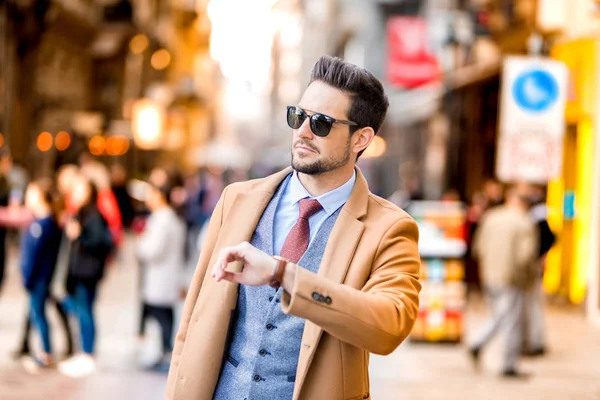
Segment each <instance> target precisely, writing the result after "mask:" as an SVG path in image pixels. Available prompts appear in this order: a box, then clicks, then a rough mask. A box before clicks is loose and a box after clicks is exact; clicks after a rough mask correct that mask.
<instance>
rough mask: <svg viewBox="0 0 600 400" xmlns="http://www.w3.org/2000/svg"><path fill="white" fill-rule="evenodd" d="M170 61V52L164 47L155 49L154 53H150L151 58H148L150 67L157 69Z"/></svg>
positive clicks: (167, 64)
mask: <svg viewBox="0 0 600 400" xmlns="http://www.w3.org/2000/svg"><path fill="white" fill-rule="evenodd" d="M170 63H171V54H170V53H169V52H168V51H167V50H165V49H160V50H157V51H155V52H154V54H152V59H150V64H152V67H153V68H154V69H156V70H159V71H161V70H163V69H165V68H167V67H168V66H169V64H170Z"/></svg>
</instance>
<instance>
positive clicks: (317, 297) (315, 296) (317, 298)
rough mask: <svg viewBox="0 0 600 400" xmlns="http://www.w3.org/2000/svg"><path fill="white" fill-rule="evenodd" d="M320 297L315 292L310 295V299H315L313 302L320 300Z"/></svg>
mask: <svg viewBox="0 0 600 400" xmlns="http://www.w3.org/2000/svg"><path fill="white" fill-rule="evenodd" d="M320 297H321V295H320V294H319V293H317V292H313V294H312V298H313V299H315V300H317V301H319V298H320Z"/></svg>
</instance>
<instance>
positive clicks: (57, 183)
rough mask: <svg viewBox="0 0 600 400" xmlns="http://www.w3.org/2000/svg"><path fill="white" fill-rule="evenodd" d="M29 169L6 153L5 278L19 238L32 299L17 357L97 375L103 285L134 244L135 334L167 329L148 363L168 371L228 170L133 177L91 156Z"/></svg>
mask: <svg viewBox="0 0 600 400" xmlns="http://www.w3.org/2000/svg"><path fill="white" fill-rule="evenodd" d="M23 171H24V170H23V169H21V168H19V167H18V166H16V165H14V163H13V162H12V158H11V155H10V153H9V152H8V151H4V152H2V153H0V284H1V282H2V280H3V278H4V275H5V271H4V269H5V264H6V262H7V254H8V249H7V248H8V247H9V246H11V245H12V244H15V243H16V244H18V246H19V248H20V257H19V265H20V270H21V275H22V282H23V286H24V289H25V290H26V292H27V294H28V298H29V307H28V312H27V315H25V316H23V320H24V324H23V332H22V335H21V338H20V340H19V343H17V345H18V347H17V349H16V351H15V353H14V357H15V359H18V360H20V361H21V362H22V363H23V365H24V367H25V369H26V370H27V371H30V372H39V371H40V370H42V369H45V368H48V367H51V366H57V367H58V369H59V371H60V372H61V373H63V374H65V375H67V376H71V377H82V376H87V375H90V374H92V373H94V372H95V371H96V361H95V349H96V345H95V344H96V331H97V327H96V318H95V313H94V307H95V303H96V298H97V293H98V288H99V285H101V284H102V281H103V278H104V276H105V275H106V272H107V270H108V269H110V268H114V267H115V266H116V265H118V264H120V263H122V262H123V261H122V260H123V257H121V252H122V250H123V249H122V247H123V246H124V244H125V243H126V242H132V243H133V247H134V253H135V257H136V260H137V264H138V266H139V268H140V272H141V274H140V275H141V282H140V286H139V289H140V290H139V292H140V316H141V318H140V321H139V335H140V337H143V336H144V334H145V332H146V321H147V320H148V319H150V318H151V319H154V320H155V321H156V322H157V323H158V325H159V326H160V330H161V348H162V354H161V356H160V357H159V359H158V360H156V362H154V363H152V364H151V365H146V366H144V368H148V369H151V370H155V371H160V372H167V371H168V366H169V363H170V357H171V350H172V338H173V330H174V324H175V321H174V311H175V306H176V305H177V303H178V302H180V301H181V300H182V299H184V298H185V294H186V289H187V285H188V281H189V278H190V275H191V273H190V271H193V266H194V263H195V261H196V260H197V256H198V253H199V248H200V244H201V241H202V238H203V227H204V226H205V225H206V223H207V221H208V220H209V219H210V216H211V214H212V211H213V209H214V207H215V206H216V203H217V201H218V199H219V197H220V195H221V192H222V190H223V188H224V186H225V183H226V182H225V178H224V176H223V174H222V173H221V172H219V171H216V172H215V171H212V172H211V171H208V170H206V171H204V170H203V171H194V172H193V173H188V174H186V175H184V174H181V173H178V172H177V171H175V172H173V171H170V170H168V169H165V168H160V167H157V168H154V169H153V170H151V171H150V173H149V174H148V177H147V179H145V180H134V179H128V176H127V171H126V169H125V168H124V167H123V166H122V165H120V164H113V165H111V166H110V167H107V166H105V165H104V164H103V163H101V162H99V161H98V160H96V159H94V157H92V156H91V155H90V154H87V153H84V154H82V155H81V156H80V158H79V162H78V164H77V165H76V164H65V165H62V166H60V167H59V168H58V170H57V171H52V172H50V173H47V174H44V175H42V176H36V177H34V179H29V178H28V177H27V174H26V173H25V172H23ZM7 238H8V240H7ZM10 239H16V240H10ZM48 305H49V306H50V307H51V308H54V309H56V311H57V315H58V316H59V318H58V321H57V323H56V324H54V323H53V322H54V321H52V322H49V318H48V316H47V313H46V307H47V306H48ZM55 325H56V326H55ZM75 328H76V329H75ZM32 332H35V333H36V335H32ZM57 333H60V334H61V335H63V336H64V340H62V342H63V343H65V344H66V347H65V349H64V354H60V355H59V354H57V352H56V351H55V349H53V346H52V343H53V341H52V340H51V336H52V335H55V334H57ZM30 337H31V338H39V339H40V341H41V343H37V342H36V343H31V340H30ZM34 349H40V351H35V350H34Z"/></svg>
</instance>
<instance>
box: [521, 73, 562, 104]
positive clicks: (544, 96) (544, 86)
mask: <svg viewBox="0 0 600 400" xmlns="http://www.w3.org/2000/svg"><path fill="white" fill-rule="evenodd" d="M512 94H513V97H514V99H515V101H516V102H517V104H518V105H519V106H520V107H521V108H523V109H525V110H527V111H531V112H536V113H538V112H542V111H545V110H547V109H548V108H550V107H551V106H552V104H554V103H555V102H556V100H558V95H559V88H558V82H557V81H556V78H554V76H552V74H550V73H549V72H547V71H544V70H541V69H535V70H530V71H526V72H524V73H522V74H520V75H519V76H518V77H517V79H515V83H514V84H513V87H512Z"/></svg>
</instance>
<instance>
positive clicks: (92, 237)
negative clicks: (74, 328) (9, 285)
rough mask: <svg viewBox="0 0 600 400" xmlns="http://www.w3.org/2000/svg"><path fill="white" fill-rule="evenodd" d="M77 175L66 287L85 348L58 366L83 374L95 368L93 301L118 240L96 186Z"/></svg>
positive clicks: (69, 224) (70, 373)
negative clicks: (98, 201)
mask: <svg viewBox="0 0 600 400" xmlns="http://www.w3.org/2000/svg"><path fill="white" fill-rule="evenodd" d="M76 179H77V182H76V183H75V185H74V187H73V191H72V193H71V203H72V205H73V206H74V207H75V208H76V209H77V210H78V212H77V214H76V216H75V217H74V218H71V219H70V220H69V221H68V222H67V224H66V227H65V233H66V235H67V237H68V238H69V239H70V241H71V246H70V247H71V248H70V258H69V271H68V275H69V279H68V282H69V284H68V288H67V290H68V291H69V294H70V295H71V296H72V299H73V302H74V305H75V314H76V315H77V317H78V319H79V328H80V333H81V344H82V350H83V352H82V353H81V354H78V355H76V356H74V357H72V358H71V359H69V360H66V361H64V362H62V363H60V364H59V370H60V371H61V372H62V373H63V374H65V375H67V376H71V377H82V376H86V375H90V374H92V373H94V372H95V371H96V361H95V359H94V348H95V342H96V323H95V317H94V304H95V300H96V294H97V290H98V284H99V283H100V281H101V279H102V277H103V276H104V271H105V267H106V260H107V258H108V257H109V255H110V254H111V252H112V250H113V249H114V246H115V243H114V240H113V237H112V234H111V231H110V229H109V227H108V223H107V222H106V220H105V219H104V217H103V216H102V214H101V213H100V211H99V210H98V206H97V199H98V195H97V190H96V188H95V186H94V185H93V184H92V183H91V182H90V181H89V180H87V179H86V178H85V177H83V176H78V177H77V178H76Z"/></svg>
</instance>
